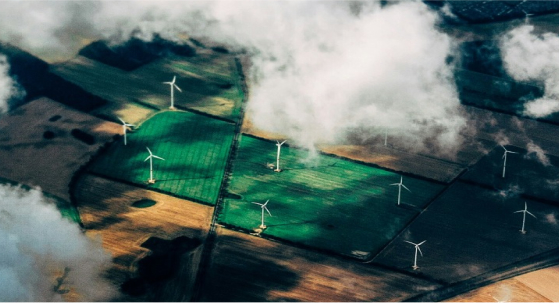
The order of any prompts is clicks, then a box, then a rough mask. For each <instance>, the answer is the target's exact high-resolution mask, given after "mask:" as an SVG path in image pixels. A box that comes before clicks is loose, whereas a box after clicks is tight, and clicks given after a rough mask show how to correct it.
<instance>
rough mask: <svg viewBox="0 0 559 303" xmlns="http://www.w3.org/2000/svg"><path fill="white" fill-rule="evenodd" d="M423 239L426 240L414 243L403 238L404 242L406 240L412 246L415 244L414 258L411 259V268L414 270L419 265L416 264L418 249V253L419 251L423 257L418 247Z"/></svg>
mask: <svg viewBox="0 0 559 303" xmlns="http://www.w3.org/2000/svg"><path fill="white" fill-rule="evenodd" d="M425 241H427V240H423V241H422V242H421V243H419V244H416V243H413V242H410V241H405V240H404V242H408V243H409V244H412V245H413V246H415V258H414V259H413V266H412V268H413V269H414V270H416V269H418V268H419V267H418V266H417V252H418V251H419V253H420V254H421V256H422V257H423V253H422V252H421V249H420V248H419V245H421V244H423V243H425Z"/></svg>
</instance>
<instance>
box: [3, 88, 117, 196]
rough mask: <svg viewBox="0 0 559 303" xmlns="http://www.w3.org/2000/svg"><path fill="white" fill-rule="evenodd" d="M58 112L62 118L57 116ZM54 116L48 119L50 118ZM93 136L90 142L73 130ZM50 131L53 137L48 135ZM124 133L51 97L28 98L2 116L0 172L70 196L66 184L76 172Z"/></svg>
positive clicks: (46, 189) (15, 179) (14, 179)
mask: <svg viewBox="0 0 559 303" xmlns="http://www.w3.org/2000/svg"><path fill="white" fill-rule="evenodd" d="M56 116H60V118H59V119H58V120H56V121H50V120H54V118H55V117H56ZM49 119H50V120H49ZM72 129H80V130H82V131H84V132H86V133H88V134H90V135H92V136H94V137H95V143H94V144H92V145H88V144H86V143H84V142H82V141H80V140H78V139H76V138H74V137H73V136H72V135H71V134H70V132H71V130H72ZM45 131H50V132H52V133H53V134H54V138H52V139H45V138H44V137H43V134H44V132H45ZM120 132H121V127H120V126H119V125H118V124H115V123H112V122H107V121H104V120H101V119H99V118H96V117H94V116H91V115H89V114H86V113H83V112H80V111H77V110H74V109H71V108H69V107H67V106H65V105H62V104H60V103H58V102H55V101H52V100H50V99H47V98H40V99H37V100H34V101H32V102H30V103H27V104H25V105H23V106H21V107H18V108H16V109H15V110H13V111H11V112H9V113H8V115H6V116H4V117H2V119H0V157H1V158H2V159H4V160H3V161H0V177H2V178H6V179H9V180H12V181H16V182H19V183H23V184H26V185H29V186H40V187H41V189H42V190H43V191H45V192H47V193H50V194H52V195H55V196H57V197H59V198H62V199H64V200H66V201H70V197H69V193H68V192H69V188H68V184H69V183H70V180H71V179H72V176H73V175H74V174H75V173H76V171H77V170H78V169H79V168H80V167H81V166H82V165H84V164H86V163H87V162H88V161H89V159H90V157H91V156H92V155H94V154H95V153H96V152H97V150H98V149H99V148H100V147H101V146H102V145H103V144H105V143H107V142H109V141H111V140H112V138H113V136H114V135H115V134H118V133H120Z"/></svg>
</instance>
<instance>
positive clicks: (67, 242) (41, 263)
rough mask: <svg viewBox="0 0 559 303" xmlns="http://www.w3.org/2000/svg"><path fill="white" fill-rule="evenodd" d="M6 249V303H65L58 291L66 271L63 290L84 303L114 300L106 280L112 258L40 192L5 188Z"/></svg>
mask: <svg viewBox="0 0 559 303" xmlns="http://www.w3.org/2000/svg"><path fill="white" fill-rule="evenodd" d="M0 247H2V254H0V281H2V283H0V300H2V301H62V299H63V298H62V297H61V294H60V293H58V292H56V291H54V286H55V278H56V277H57V276H59V275H61V273H62V272H63V270H64V269H65V268H68V269H69V272H68V276H67V277H66V279H65V282H64V284H63V285H62V287H63V289H70V288H73V289H75V290H76V292H77V293H78V294H79V295H80V296H81V297H80V299H81V300H84V301H93V300H108V299H110V298H111V297H110V296H111V295H112V294H114V290H113V289H112V287H111V286H110V285H109V284H107V283H106V282H105V281H104V280H103V279H102V278H101V277H100V274H101V273H102V272H103V270H106V269H107V268H108V266H110V265H111V256H110V255H108V254H107V253H106V252H105V251H104V250H103V249H102V248H101V245H100V243H98V242H95V241H92V240H91V239H89V238H87V237H86V236H85V235H84V234H83V233H82V232H81V231H80V229H79V227H78V226H77V225H76V224H75V223H72V222H70V221H68V220H67V219H64V218H62V216H61V214H60V212H59V211H58V210H57V209H56V207H55V206H54V204H53V203H47V202H46V200H45V198H44V197H43V195H42V194H41V192H40V191H39V190H37V189H32V190H29V191H27V190H24V189H21V188H19V187H12V186H8V185H0ZM60 289H62V288H60Z"/></svg>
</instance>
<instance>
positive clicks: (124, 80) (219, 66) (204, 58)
mask: <svg viewBox="0 0 559 303" xmlns="http://www.w3.org/2000/svg"><path fill="white" fill-rule="evenodd" d="M52 72H54V73H55V74H57V75H59V76H61V77H63V78H64V79H66V80H68V81H70V82H73V83H75V84H77V85H79V86H81V87H83V88H84V89H85V90H87V91H88V92H91V93H92V94H94V95H97V96H99V97H101V98H103V99H105V100H107V101H109V103H108V104H107V105H106V106H104V107H101V108H99V109H96V110H94V111H93V112H92V113H93V114H95V115H98V116H101V117H105V118H107V117H114V116H115V115H118V116H121V118H123V119H125V120H131V121H137V120H135V117H128V115H130V114H128V112H134V111H135V109H136V108H139V109H142V110H144V111H146V110H147V111H151V112H152V113H153V112H156V111H157V110H158V109H167V108H168V107H169V105H170V91H169V85H167V84H163V83H162V82H164V81H171V80H172V79H173V76H174V75H176V76H177V80H176V84H177V85H178V86H179V87H180V88H181V89H182V93H181V92H178V91H175V106H176V107H178V108H190V109H195V110H198V111H201V112H204V113H207V114H210V115H214V116H218V117H222V118H226V119H229V120H232V121H236V120H237V118H238V117H239V113H240V108H241V103H242V101H243V98H244V93H243V90H242V81H241V79H240V75H239V72H240V71H239V70H238V69H237V66H236V63H235V60H234V56H233V55H228V54H221V53H209V54H206V53H202V54H197V55H196V56H194V57H179V56H169V57H166V58H163V59H158V60H156V61H154V62H151V63H149V64H146V65H144V66H142V67H140V68H138V69H136V70H133V71H130V72H126V71H123V70H121V69H118V68H116V67H111V66H108V65H105V64H102V63H99V62H97V61H93V60H90V59H87V58H84V57H77V58H76V59H75V60H72V61H68V62H64V63H60V64H57V65H54V66H53V68H52ZM131 115H132V116H133V115H134V114H131ZM113 119H114V118H113ZM114 120H116V119H114Z"/></svg>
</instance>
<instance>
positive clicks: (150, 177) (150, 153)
mask: <svg viewBox="0 0 559 303" xmlns="http://www.w3.org/2000/svg"><path fill="white" fill-rule="evenodd" d="M146 148H147V150H148V152H149V156H148V157H147V158H146V159H145V160H144V162H146V161H147V160H149V180H148V183H150V184H153V183H155V179H153V158H156V159H159V160H163V161H165V159H163V158H161V157H159V156H156V155H154V154H153V153H152V152H151V150H150V149H149V148H148V147H147V146H146Z"/></svg>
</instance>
